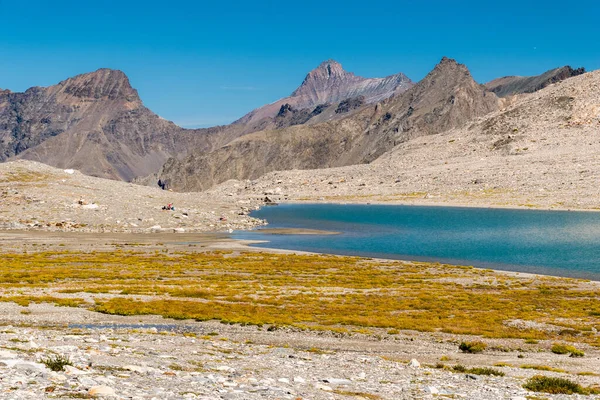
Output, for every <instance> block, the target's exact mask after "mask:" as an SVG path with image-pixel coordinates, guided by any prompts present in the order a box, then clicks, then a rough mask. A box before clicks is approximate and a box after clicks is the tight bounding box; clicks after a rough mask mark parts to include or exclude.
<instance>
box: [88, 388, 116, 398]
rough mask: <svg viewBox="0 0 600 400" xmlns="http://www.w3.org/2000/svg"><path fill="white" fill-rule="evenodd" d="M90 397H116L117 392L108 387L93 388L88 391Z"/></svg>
mask: <svg viewBox="0 0 600 400" xmlns="http://www.w3.org/2000/svg"><path fill="white" fill-rule="evenodd" d="M88 394H89V395H90V396H94V397H99V396H114V395H115V390H114V389H113V388H111V387H108V386H93V387H91V388H90V390H89V391H88Z"/></svg>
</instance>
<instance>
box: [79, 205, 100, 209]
mask: <svg viewBox="0 0 600 400" xmlns="http://www.w3.org/2000/svg"><path fill="white" fill-rule="evenodd" d="M81 208H83V209H84V210H95V209H96V208H98V204H96V203H93V204H85V205H83V206H81Z"/></svg>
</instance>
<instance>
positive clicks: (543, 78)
mask: <svg viewBox="0 0 600 400" xmlns="http://www.w3.org/2000/svg"><path fill="white" fill-rule="evenodd" d="M583 73H585V68H583V67H581V68H577V69H573V68H572V67H571V66H569V65H567V66H564V67H560V68H554V69H551V70H549V71H546V72H544V73H543V74H540V75H536V76H505V77H503V78H498V79H494V80H493V81H490V82H488V83H486V84H485V86H486V87H487V88H488V90H491V91H492V92H494V93H496V95H497V96H498V97H507V96H513V95H516V94H523V93H533V92H537V91H538V90H541V89H543V88H545V87H546V86H548V85H551V84H553V83H556V82H560V81H562V80H565V79H568V78H571V77H573V76H577V75H581V74H583Z"/></svg>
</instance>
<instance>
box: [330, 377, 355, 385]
mask: <svg viewBox="0 0 600 400" xmlns="http://www.w3.org/2000/svg"><path fill="white" fill-rule="evenodd" d="M323 382H325V383H331V384H332V385H349V384H351V383H352V381H351V380H349V379H341V378H327V379H324V380H323Z"/></svg>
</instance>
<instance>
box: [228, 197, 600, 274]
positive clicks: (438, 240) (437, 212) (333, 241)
mask: <svg viewBox="0 0 600 400" xmlns="http://www.w3.org/2000/svg"><path fill="white" fill-rule="evenodd" d="M251 215H252V216H253V217H257V218H263V219H266V220H267V221H268V222H269V226H268V228H301V229H319V230H327V231H336V232H340V234H339V235H273V234H265V233H261V231H260V230H257V231H252V232H236V233H235V234H234V235H233V237H234V238H236V239H251V240H264V241H267V243H261V244H258V245H256V246H259V247H270V248H279V249H290V250H304V251H313V252H320V253H331V254H348V255H360V256H369V257H381V258H392V259H406V260H425V261H440V262H447V263H453V264H462V265H474V266H477V267H486V268H495V269H506V270H512V271H521V272H532V273H541V274H548V275H557V276H571V277H581V278H588V279H594V280H600V213H595V212H572V211H538V210H507V209H487V208H460V207H421V206H388V205H340V204H282V205H278V206H269V207H263V208H262V209H260V210H258V211H255V212H253V213H252V214H251Z"/></svg>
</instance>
